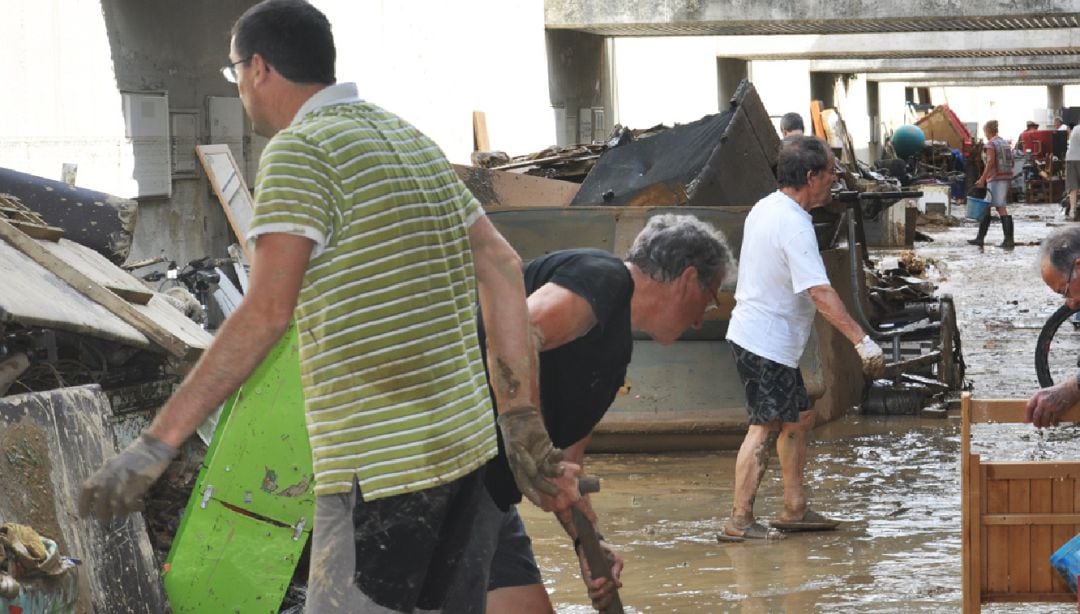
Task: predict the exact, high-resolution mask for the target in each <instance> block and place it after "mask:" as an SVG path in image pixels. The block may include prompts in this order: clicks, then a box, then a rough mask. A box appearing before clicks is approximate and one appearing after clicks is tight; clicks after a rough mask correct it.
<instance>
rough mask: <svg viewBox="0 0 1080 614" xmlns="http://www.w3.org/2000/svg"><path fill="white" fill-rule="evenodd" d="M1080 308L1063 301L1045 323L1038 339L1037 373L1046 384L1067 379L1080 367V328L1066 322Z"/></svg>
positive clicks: (1044, 386) (1036, 344)
mask: <svg viewBox="0 0 1080 614" xmlns="http://www.w3.org/2000/svg"><path fill="white" fill-rule="evenodd" d="M1077 311H1078V310H1076V309H1069V306H1068V305H1062V306H1061V307H1060V308H1059V309H1058V310H1057V311H1055V312H1054V313H1053V315H1051V316H1050V317H1049V318H1048V319H1047V320H1046V324H1044V325H1043V328H1042V332H1040V333H1039V340H1038V341H1037V342H1036V343H1035V374H1036V375H1038V377H1039V385H1040V386H1042V387H1043V388H1046V387H1047V386H1053V385H1054V382H1063V381H1065V379H1066V378H1068V377H1069V376H1070V375H1073V374H1074V373H1076V370H1077V368H1080V331H1078V330H1077V325H1076V324H1075V323H1071V324H1073V325H1072V326H1065V323H1066V322H1068V321H1069V317H1070V316H1072V315H1073V314H1074V313H1076V312H1077Z"/></svg>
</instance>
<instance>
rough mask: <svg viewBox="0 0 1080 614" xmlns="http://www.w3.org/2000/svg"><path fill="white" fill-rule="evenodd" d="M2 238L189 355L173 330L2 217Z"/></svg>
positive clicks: (156, 340)
mask: <svg viewBox="0 0 1080 614" xmlns="http://www.w3.org/2000/svg"><path fill="white" fill-rule="evenodd" d="M0 238H2V239H4V240H5V241H7V242H8V243H10V244H11V245H12V246H14V247H15V249H17V250H19V251H20V252H22V253H23V254H25V255H27V256H29V257H30V258H31V259H32V260H34V262H37V263H38V264H39V265H41V266H43V267H45V268H46V269H48V270H49V271H50V272H52V273H53V274H54V275H56V276H57V277H59V278H60V279H62V280H64V281H65V282H67V283H68V284H70V285H71V286H72V287H73V288H75V289H76V290H78V291H79V292H80V293H81V294H83V295H84V296H86V297H87V298H89V299H91V300H93V301H94V302H96V303H98V304H99V305H101V306H103V307H105V308H106V309H108V310H110V311H112V313H113V314H115V315H116V316H118V317H119V318H120V319H122V320H124V321H125V322H127V323H128V324H130V325H131V326H132V327H134V328H135V329H136V330H138V331H139V332H140V333H142V334H144V335H146V336H147V337H148V338H149V339H150V340H151V341H153V342H154V343H157V344H158V345H160V346H161V347H162V348H164V349H165V351H167V352H168V353H169V354H171V355H173V356H177V357H179V358H185V357H187V356H188V352H189V350H190V348H189V347H188V346H187V344H185V343H184V342H183V341H181V340H180V339H178V338H177V337H176V336H175V335H173V334H172V333H171V332H169V331H167V330H165V329H164V328H162V327H161V326H159V325H158V324H157V323H156V322H154V321H153V320H151V319H150V318H148V317H146V316H145V315H143V314H142V313H140V312H139V311H137V310H136V309H135V308H134V307H132V306H131V305H129V304H128V302H127V301H125V300H124V299H122V298H120V297H119V296H116V295H115V294H113V293H112V292H110V291H109V290H107V289H105V288H104V287H102V286H101V285H99V284H98V283H97V282H95V281H93V280H92V279H90V278H89V277H87V276H86V275H85V274H83V273H82V272H81V271H79V270H77V269H76V268H75V267H73V266H71V265H70V264H68V263H66V262H64V261H63V260H61V259H59V258H57V257H56V256H54V255H52V254H51V253H49V251H48V250H47V249H45V248H44V247H42V246H41V244H40V243H38V242H37V241H36V240H34V239H31V238H30V237H28V236H26V235H24V234H23V233H22V232H20V231H19V230H18V229H16V228H15V227H14V226H12V225H11V224H9V223H7V222H5V221H3V220H0Z"/></svg>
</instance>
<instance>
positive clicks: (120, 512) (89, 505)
mask: <svg viewBox="0 0 1080 614" xmlns="http://www.w3.org/2000/svg"><path fill="white" fill-rule="evenodd" d="M177 452H178V450H177V449H176V448H174V447H172V446H170V445H169V444H167V443H165V442H164V441H161V440H160V439H158V438H157V437H154V436H153V435H150V434H149V433H143V434H142V435H140V436H139V438H138V439H136V440H135V441H133V442H131V445H129V446H128V447H126V448H124V451H123V452H121V453H120V454H118V455H116V456H114V457H112V458H110V459H109V460H108V461H106V462H105V464H104V465H102V466H101V468H100V469H98V470H97V471H96V472H94V475H92V476H90V477H89V478H87V479H86V481H85V482H83V485H82V492H81V493H80V494H79V515H80V516H84V517H85V516H87V515H90V514H93V515H94V516H97V517H98V518H99V519H100V520H102V521H107V520H109V519H111V518H112V517H113V516H124V515H127V514H130V513H131V512H141V511H142V510H143V503H142V496H143V494H144V493H145V492H146V490H147V489H148V488H150V485H151V484H153V483H154V481H156V480H157V479H158V478H159V477H161V474H162V473H164V472H165V468H166V467H168V466H169V463H170V462H171V461H172V459H174V458H176V454H177Z"/></svg>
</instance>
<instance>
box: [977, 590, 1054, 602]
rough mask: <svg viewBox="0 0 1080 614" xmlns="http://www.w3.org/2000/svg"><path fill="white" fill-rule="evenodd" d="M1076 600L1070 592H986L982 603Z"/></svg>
mask: <svg viewBox="0 0 1080 614" xmlns="http://www.w3.org/2000/svg"><path fill="white" fill-rule="evenodd" d="M1073 601H1076V595H1073V594H1072V593H1070V592H1066V593H1065V594H1062V593H1023V594H1019V593H986V594H984V595H983V603H1034V602H1038V603H1071V602H1073Z"/></svg>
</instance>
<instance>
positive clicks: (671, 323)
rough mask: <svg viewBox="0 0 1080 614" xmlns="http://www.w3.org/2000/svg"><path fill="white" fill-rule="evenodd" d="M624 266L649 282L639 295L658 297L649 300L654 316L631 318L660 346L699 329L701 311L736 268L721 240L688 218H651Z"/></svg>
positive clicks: (697, 222) (635, 240)
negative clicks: (644, 293) (641, 274)
mask: <svg viewBox="0 0 1080 614" xmlns="http://www.w3.org/2000/svg"><path fill="white" fill-rule="evenodd" d="M626 261H627V262H628V263H630V264H632V265H634V266H635V267H637V268H638V269H639V270H640V271H641V272H642V273H643V274H644V275H645V276H647V278H648V280H649V281H651V282H653V283H650V284H648V286H649V287H648V288H646V289H644V290H643V291H645V292H652V291H653V290H655V291H656V292H658V293H662V294H663V296H654V297H649V298H650V299H656V300H650V301H648V302H649V303H650V304H654V305H657V306H658V308H657V309H656V310H655V312H654V313H649V314H637V316H635V319H637V320H638V323H639V324H640V328H641V329H642V330H644V331H645V332H647V333H649V334H650V335H651V336H652V337H653V339H655V340H656V341H658V342H660V343H663V344H667V343H671V342H673V341H675V340H676V339H678V338H679V336H680V335H682V334H683V332H685V331H686V329H687V328H691V327H693V328H699V327H700V326H701V324H702V321H703V318H704V313H705V310H706V308H707V307H708V306H709V304H710V303H715V302H716V301H717V300H718V299H717V298H716V297H717V293H718V291H719V289H720V286H721V284H723V283H724V280H725V279H727V278H729V277H730V276H731V275H732V274H733V272H734V271H733V269H734V268H735V265H734V259H733V258H732V255H731V248H729V247H728V245H727V241H726V240H725V239H724V236H723V235H722V234H721V233H720V232H719V231H717V230H716V229H715V228H713V227H712V226H711V225H709V224H707V223H705V222H703V221H701V220H699V219H698V218H696V217H694V216H692V215H674V214H665V215H657V216H654V217H652V218H651V219H650V220H649V222H648V224H646V225H645V228H644V229H643V230H642V231H641V232H640V233H638V236H637V238H636V239H634V244H633V245H632V246H631V247H630V251H629V252H628V253H627V255H626ZM639 290H642V288H637V287H636V288H635V290H634V292H635V294H636V293H637V292H638V291H639Z"/></svg>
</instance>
